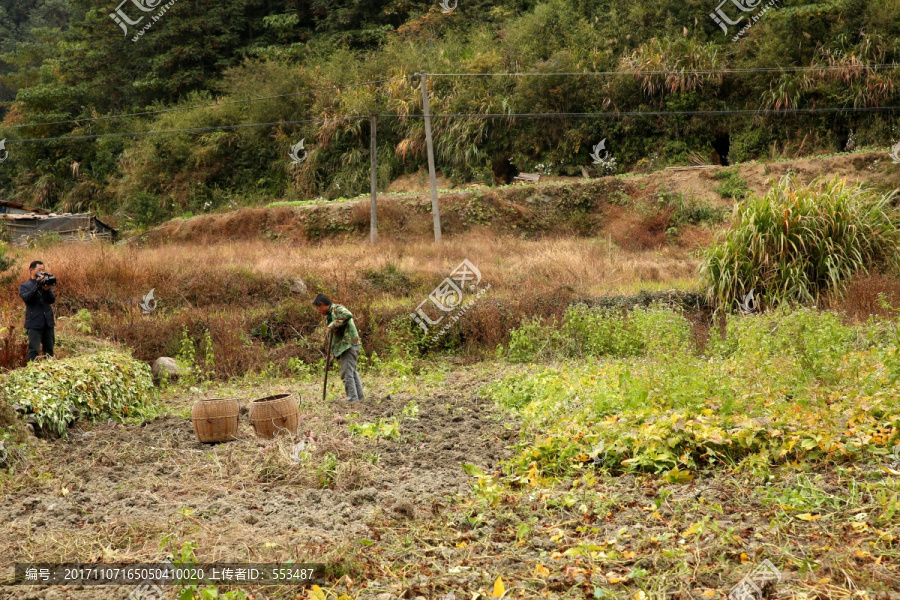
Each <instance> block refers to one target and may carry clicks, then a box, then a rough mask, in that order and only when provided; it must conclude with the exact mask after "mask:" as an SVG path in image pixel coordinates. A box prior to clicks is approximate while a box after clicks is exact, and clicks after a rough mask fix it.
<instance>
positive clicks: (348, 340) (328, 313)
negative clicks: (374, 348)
mask: <svg viewBox="0 0 900 600" xmlns="http://www.w3.org/2000/svg"><path fill="white" fill-rule="evenodd" d="M313 306H315V307H316V310H318V311H319V314H321V315H325V323H326V324H327V325H328V336H329V338H330V340H329V341H330V344H329V346H330V349H331V354H332V355H333V356H334V357H335V358H337V359H338V360H340V361H341V379H342V380H343V381H344V389H345V390H346V391H347V402H361V401H363V400H365V399H366V398H365V396H364V395H363V389H362V381H361V380H360V378H359V373H358V372H357V371H356V363H357V361H359V350H360V343H359V332H358V331H357V330H356V324H355V323H354V322H353V314H352V313H351V312H350V311H349V310H347V309H346V307H344V306H341V305H340V304H332V303H331V300H330V299H329V298H328V296H326V295H325V294H318V295H316V297H315V298H314V299H313ZM330 358H331V357H329V356H326V360H325V364H326V367H325V378H326V379H325V381H326V382H327V381H328V367H327V365H328V362H329V359H330Z"/></svg>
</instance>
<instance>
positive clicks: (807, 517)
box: [797, 513, 821, 521]
mask: <svg viewBox="0 0 900 600" xmlns="http://www.w3.org/2000/svg"><path fill="white" fill-rule="evenodd" d="M820 516H821V515H811V514H809V513H801V514H799V515H797V518H798V519H800V520H801V521H815V520H816V519H818V518H819V517H820Z"/></svg>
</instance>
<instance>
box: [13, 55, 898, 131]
mask: <svg viewBox="0 0 900 600" xmlns="http://www.w3.org/2000/svg"><path fill="white" fill-rule="evenodd" d="M429 75H430V73H429ZM895 111H900V106H860V107H831V108H785V109H780V110H775V109H760V110H749V109H747V110H682V111H627V112H605V113H574V112H572V113H446V114H432V115H431V118H433V119H440V118H473V119H474V118H484V119H518V118H522V119H538V118H564V117H572V118H591V117H595V118H620V117H665V116H725V115H751V116H777V115H793V114H834V113H873V112H895ZM371 116H372V115H344V116H337V117H331V118H328V119H303V120H296V121H273V122H268V123H241V124H237V125H218V126H214V127H192V128H186V129H163V130H158V131H128V132H120V133H102V134H96V135H80V136H60V137H54V138H30V139H20V140H15V139H8V140H6V143H7V144H30V143H43V142H57V141H62V142H66V141H81V140H96V139H101V138H112V137H136V136H139V135H163V134H170V133H211V132H215V131H231V130H234V129H246V128H253V127H278V126H282V125H302V124H309V123H325V122H330V121H336V120H355V119H368V118H370V117H371ZM375 117H377V118H380V119H421V118H423V117H424V115H399V114H378V115H375Z"/></svg>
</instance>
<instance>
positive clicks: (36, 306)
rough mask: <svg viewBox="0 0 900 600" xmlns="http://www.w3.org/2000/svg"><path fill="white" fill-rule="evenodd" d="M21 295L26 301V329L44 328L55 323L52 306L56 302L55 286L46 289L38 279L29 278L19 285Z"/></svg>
mask: <svg viewBox="0 0 900 600" xmlns="http://www.w3.org/2000/svg"><path fill="white" fill-rule="evenodd" d="M19 295H20V296H22V300H24V301H25V329H44V328H46V327H53V326H54V325H55V322H54V321H53V308H52V307H51V306H50V305H51V304H53V303H54V302H56V294H54V293H53V288H50V289H49V290H45V289H43V288H42V287H41V286H40V285H38V282H37V281H36V280H34V279H29V280H28V281H26V282H24V283H22V284H21V285H20V286H19Z"/></svg>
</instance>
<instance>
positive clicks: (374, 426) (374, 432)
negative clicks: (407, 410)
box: [349, 419, 400, 440]
mask: <svg viewBox="0 0 900 600" xmlns="http://www.w3.org/2000/svg"><path fill="white" fill-rule="evenodd" d="M349 429H350V433H352V434H353V435H358V436H360V437H364V438H368V439H376V438H385V439H390V440H394V439H398V438H399V437H400V424H399V423H398V422H397V419H378V420H377V421H375V422H374V423H361V424H358V423H351V424H350V425H349Z"/></svg>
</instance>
